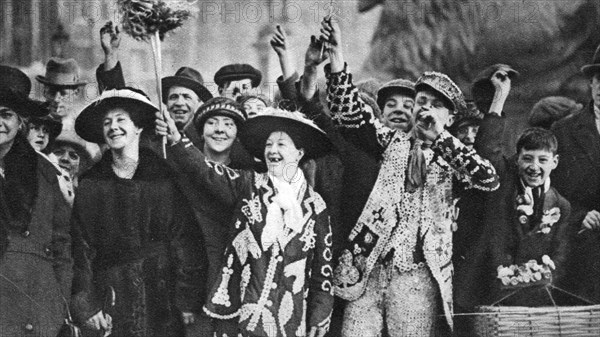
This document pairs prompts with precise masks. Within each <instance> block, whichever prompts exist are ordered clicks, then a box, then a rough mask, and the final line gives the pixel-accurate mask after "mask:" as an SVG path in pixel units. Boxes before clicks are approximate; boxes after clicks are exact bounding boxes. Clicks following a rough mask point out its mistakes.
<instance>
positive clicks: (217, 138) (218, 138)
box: [210, 137, 229, 142]
mask: <svg viewBox="0 0 600 337" xmlns="http://www.w3.org/2000/svg"><path fill="white" fill-rule="evenodd" d="M210 138H211V139H212V140H214V141H215V142H224V141H227V140H228V139H229V138H225V137H210Z"/></svg>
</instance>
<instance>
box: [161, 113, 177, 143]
mask: <svg viewBox="0 0 600 337" xmlns="http://www.w3.org/2000/svg"><path fill="white" fill-rule="evenodd" d="M163 117H164V118H163ZM155 132H156V134H157V135H159V136H162V137H167V144H169V145H173V144H175V143H178V142H179V141H180V140H181V133H179V130H177V126H176V125H175V121H174V120H173V118H171V115H169V113H168V112H165V113H164V114H163V113H161V112H160V111H157V112H156V127H155Z"/></svg>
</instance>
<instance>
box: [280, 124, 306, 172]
mask: <svg viewBox="0 0 600 337" xmlns="http://www.w3.org/2000/svg"><path fill="white" fill-rule="evenodd" d="M275 132H283V133H285V134H287V135H288V136H290V138H291V139H292V142H293V143H294V147H296V149H297V150H303V151H304V154H305V155H304V156H302V158H300V162H299V163H298V164H299V165H302V164H304V162H306V160H307V159H308V158H307V157H306V150H305V149H306V146H305V144H304V142H303V137H302V134H301V133H300V132H299V130H297V129H295V128H285V129H283V128H282V129H281V130H276V131H273V133H275Z"/></svg>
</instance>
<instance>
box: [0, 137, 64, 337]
mask: <svg viewBox="0 0 600 337" xmlns="http://www.w3.org/2000/svg"><path fill="white" fill-rule="evenodd" d="M4 161H5V177H2V176H1V175H0V233H1V235H0V335H2V336H22V335H32V336H50V337H55V336H56V334H57V333H58V329H59V328H60V326H61V324H62V322H63V320H64V318H65V315H66V310H65V308H66V301H65V300H63V297H62V294H65V296H67V298H68V296H69V294H70V289H71V279H72V259H71V237H70V235H69V216H70V207H69V205H68V204H67V202H66V201H65V199H64V197H63V195H62V193H61V192H60V188H59V185H58V180H57V174H58V170H57V169H56V168H55V167H54V166H53V165H52V164H51V163H50V162H49V161H48V160H47V159H45V158H44V157H42V156H40V155H39V154H37V153H36V152H35V151H34V150H33V149H32V148H31V147H30V146H29V144H28V143H27V141H26V140H24V139H22V138H20V137H19V136H17V139H16V140H15V143H14V144H13V146H12V148H11V150H10V151H9V152H8V154H7V155H6V156H5V158H4Z"/></svg>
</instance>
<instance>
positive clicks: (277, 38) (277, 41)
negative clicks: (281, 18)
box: [271, 25, 296, 81]
mask: <svg viewBox="0 0 600 337" xmlns="http://www.w3.org/2000/svg"><path fill="white" fill-rule="evenodd" d="M271 47H273V50H274V51H275V53H276V54H277V57H278V58H279V65H280V66H281V73H282V76H283V80H284V81H285V80H287V79H289V78H290V77H292V76H293V75H294V74H295V73H296V67H294V62H293V60H292V55H291V53H290V50H289V44H288V43H287V34H286V33H285V29H284V28H282V27H281V26H280V25H277V27H275V34H274V35H273V37H272V38H271Z"/></svg>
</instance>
